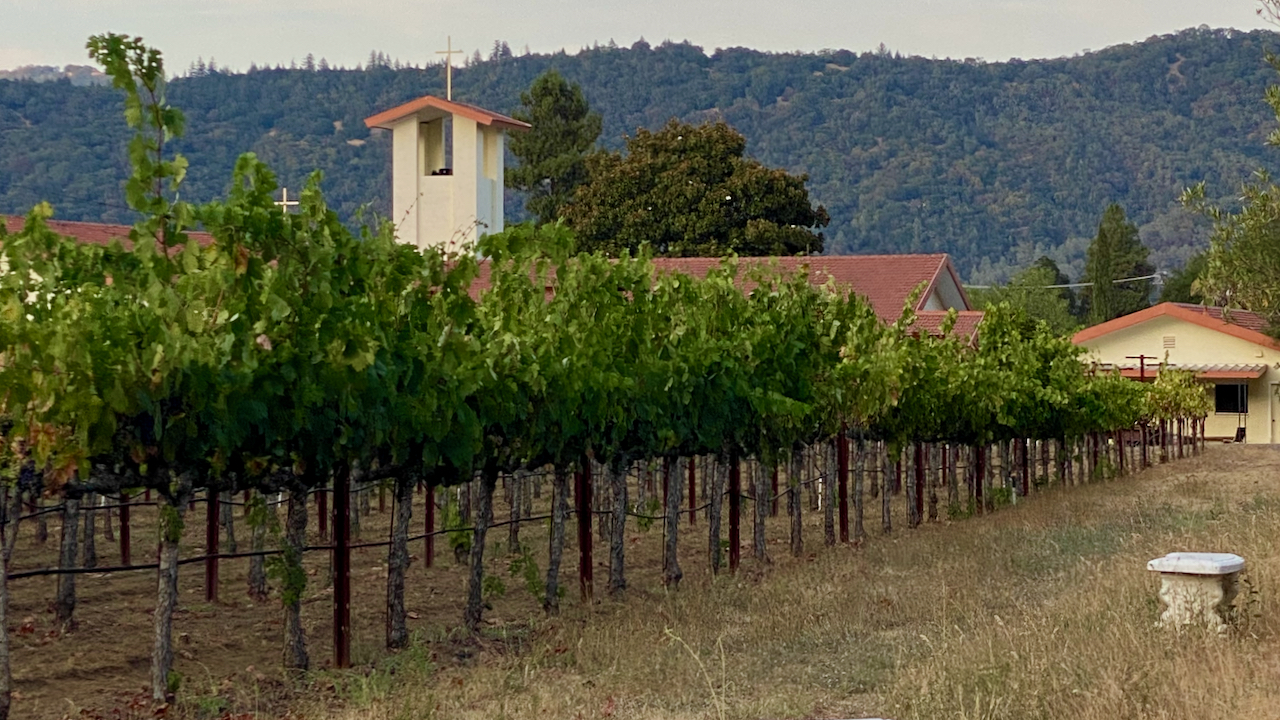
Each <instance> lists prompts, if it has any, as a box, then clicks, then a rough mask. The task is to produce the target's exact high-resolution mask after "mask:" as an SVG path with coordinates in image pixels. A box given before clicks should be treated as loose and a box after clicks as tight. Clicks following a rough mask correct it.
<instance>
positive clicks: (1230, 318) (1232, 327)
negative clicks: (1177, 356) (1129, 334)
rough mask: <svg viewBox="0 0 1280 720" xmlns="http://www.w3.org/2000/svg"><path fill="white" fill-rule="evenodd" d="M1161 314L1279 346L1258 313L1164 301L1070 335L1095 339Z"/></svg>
mask: <svg viewBox="0 0 1280 720" xmlns="http://www.w3.org/2000/svg"><path fill="white" fill-rule="evenodd" d="M1158 317H1171V318H1175V319H1178V320H1183V321H1186V322H1189V323H1193V324H1195V325H1199V326H1201V327H1205V328H1209V329H1210V330H1217V331H1218V332H1220V333H1223V334H1225V335H1230V336H1232V337H1237V338H1240V339H1241V340H1245V341H1248V342H1251V343H1254V344H1256V345H1262V346H1263V347H1269V348H1271V349H1273V350H1280V341H1278V340H1276V339H1275V338H1273V337H1270V336H1268V335H1266V334H1265V333H1264V332H1263V331H1264V330H1265V329H1266V327H1267V323H1266V321H1265V320H1263V318H1262V317H1261V316H1260V315H1258V314H1257V313H1254V312H1250V311H1248V310H1233V309H1226V308H1220V307H1212V306H1207V305H1193V304H1191V303H1173V302H1164V303H1160V304H1159V305H1152V306H1151V307H1149V308H1146V309H1144V310H1139V311H1137V312H1133V313H1129V314H1128V315H1121V316H1120V317H1118V318H1115V319H1113V320H1108V321H1106V322H1104V323H1099V324H1097V325H1094V326H1092V327H1087V328H1085V329H1083V330H1081V331H1080V332H1077V333H1076V334H1075V336H1073V337H1072V338H1071V341H1072V342H1074V343H1075V344H1077V345H1080V344H1082V343H1086V342H1089V341H1091V340H1096V339H1097V338H1100V337H1103V336H1104V335H1109V334H1110V333H1113V332H1116V331H1118V330H1124V329H1125V328H1129V327H1133V326H1134V325H1138V324H1140V323H1144V322H1146V321H1148V320H1152V319H1155V318H1158Z"/></svg>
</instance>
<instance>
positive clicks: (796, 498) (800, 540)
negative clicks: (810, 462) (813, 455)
mask: <svg viewBox="0 0 1280 720" xmlns="http://www.w3.org/2000/svg"><path fill="white" fill-rule="evenodd" d="M803 467H804V456H803V455H802V454H801V451H800V450H798V449H797V450H795V451H793V452H792V453H791V471H790V472H789V473H787V514H788V515H790V516H791V554H792V555H794V556H795V557H800V556H802V555H804V534H803V533H804V525H803V524H802V518H801V515H800V513H801V503H802V502H804V499H803V498H802V497H801V496H800V492H801V491H802V490H803V489H804V488H803V486H802V485H801V484H800V478H801V475H802V473H803V470H802V468H803Z"/></svg>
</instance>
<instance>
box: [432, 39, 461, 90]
mask: <svg viewBox="0 0 1280 720" xmlns="http://www.w3.org/2000/svg"><path fill="white" fill-rule="evenodd" d="M445 37H446V39H447V40H448V43H447V44H446V45H445V48H446V49H444V50H437V51H436V54H437V55H443V56H444V99H445V100H453V56H454V55H455V54H457V55H461V54H462V51H461V50H454V49H453V36H452V35H447V36H445Z"/></svg>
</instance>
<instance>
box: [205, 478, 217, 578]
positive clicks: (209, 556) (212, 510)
mask: <svg viewBox="0 0 1280 720" xmlns="http://www.w3.org/2000/svg"><path fill="white" fill-rule="evenodd" d="M218 497H219V495H218V493H217V492H215V491H214V490H212V489H209V490H206V491H205V506H206V507H205V514H204V523H205V528H204V555H205V559H204V599H205V602H211V603H216V602H218V510H219V507H218V506H219V505H220V503H219V502H218Z"/></svg>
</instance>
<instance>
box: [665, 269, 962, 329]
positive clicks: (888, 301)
mask: <svg viewBox="0 0 1280 720" xmlns="http://www.w3.org/2000/svg"><path fill="white" fill-rule="evenodd" d="M774 262H776V263H777V264H778V265H779V266H781V267H782V269H784V270H786V271H790V272H794V271H796V270H798V269H800V268H801V267H805V266H807V267H808V268H809V279H810V281H811V282H812V283H813V284H814V285H823V284H825V283H826V282H827V281H828V280H830V281H831V282H832V283H834V285H835V286H836V288H838V289H841V290H852V291H853V292H855V293H857V294H858V295H859V296H861V297H862V298H864V299H866V300H867V301H868V302H870V303H871V307H872V309H874V310H875V311H876V314H877V315H879V316H880V318H881V319H882V320H884V321H885V322H893V321H896V320H897V319H898V317H899V316H900V315H901V314H902V308H903V307H904V306H905V305H906V303H907V298H909V297H910V296H911V293H912V292H913V291H915V289H916V288H922V290H923V291H922V292H921V293H920V296H919V297H918V298H917V299H916V303H915V307H914V308H913V309H914V310H917V311H918V310H922V309H923V308H924V305H925V302H926V301H927V300H928V297H929V294H930V293H931V292H932V291H933V289H934V287H936V286H937V284H938V281H939V280H940V279H942V278H943V277H944V274H949V275H950V276H951V277H952V278H953V279H954V280H955V284H956V287H960V282H959V278H958V276H957V275H956V272H955V268H954V267H952V265H951V261H950V259H949V258H948V257H947V255H946V254H945V253H937V254H932V255H809V256H804V257H779V258H741V259H739V261H738V266H739V272H740V273H741V272H743V271H745V270H746V269H747V268H750V267H751V266H753V265H764V266H766V267H767V266H769V265H770V264H772V263H774ZM653 263H654V265H655V266H656V267H657V268H658V271H659V272H664V271H665V272H682V273H685V274H687V275H693V276H697V277H705V276H706V274H707V273H708V272H709V271H710V270H711V268H713V267H717V266H718V265H719V264H720V258H655V259H654V261H653ZM963 292H964V291H963V289H962V290H961V293H962V294H963ZM967 300H968V298H966V302H967ZM957 309H959V310H968V309H969V308H967V307H966V308H957Z"/></svg>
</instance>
